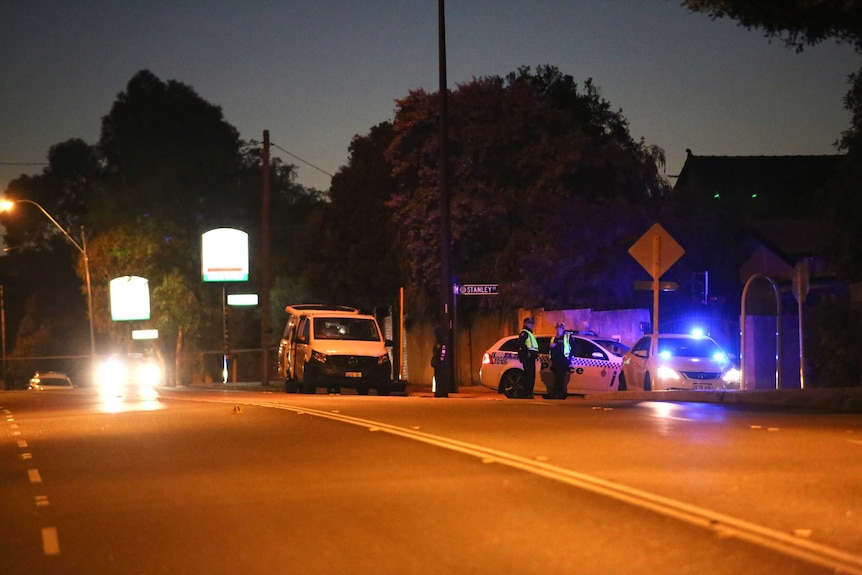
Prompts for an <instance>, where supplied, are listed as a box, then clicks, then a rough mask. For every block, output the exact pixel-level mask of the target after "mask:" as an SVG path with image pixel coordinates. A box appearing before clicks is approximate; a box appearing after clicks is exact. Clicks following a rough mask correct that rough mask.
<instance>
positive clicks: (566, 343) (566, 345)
mask: <svg viewBox="0 0 862 575" xmlns="http://www.w3.org/2000/svg"><path fill="white" fill-rule="evenodd" d="M554 339H556V338H554ZM570 355H572V342H571V341H570V340H569V336H568V335H563V357H569V356H570Z"/></svg>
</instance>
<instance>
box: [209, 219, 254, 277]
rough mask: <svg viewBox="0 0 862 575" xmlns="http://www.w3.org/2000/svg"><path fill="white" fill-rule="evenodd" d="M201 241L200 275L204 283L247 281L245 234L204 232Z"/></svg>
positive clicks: (218, 230) (229, 231)
mask: <svg viewBox="0 0 862 575" xmlns="http://www.w3.org/2000/svg"><path fill="white" fill-rule="evenodd" d="M201 240H202V241H201V248H202V253H201V273H202V275H203V280H204V281H205V282H244V281H248V234H247V233H245V232H243V231H241V230H235V229H233V228H219V229H215V230H210V231H208V232H206V233H205V234H203V236H202V237H201Z"/></svg>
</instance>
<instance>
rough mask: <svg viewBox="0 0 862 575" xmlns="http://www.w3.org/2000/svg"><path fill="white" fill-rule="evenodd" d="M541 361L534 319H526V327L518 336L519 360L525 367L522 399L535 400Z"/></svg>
mask: <svg viewBox="0 0 862 575" xmlns="http://www.w3.org/2000/svg"><path fill="white" fill-rule="evenodd" d="M537 359H539V342H538V341H536V336H535V335H533V318H531V317H527V318H524V327H523V329H521V333H520V334H518V360H519V361H520V362H521V365H522V366H523V367H524V385H523V388H522V389H521V393H520V397H523V398H525V399H533V387H534V386H535V385H536V360H537Z"/></svg>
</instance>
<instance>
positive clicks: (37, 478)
mask: <svg viewBox="0 0 862 575" xmlns="http://www.w3.org/2000/svg"><path fill="white" fill-rule="evenodd" d="M27 477H29V478H30V483H42V476H41V475H39V470H38V469H28V470H27Z"/></svg>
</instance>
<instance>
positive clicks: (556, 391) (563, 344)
mask: <svg viewBox="0 0 862 575" xmlns="http://www.w3.org/2000/svg"><path fill="white" fill-rule="evenodd" d="M571 361H572V342H571V341H569V336H568V335H567V334H566V326H565V325H564V324H562V323H558V324H557V334H556V335H555V336H554V338H553V339H552V340H551V373H553V374H554V383H553V385H552V386H551V388H550V389H549V390H548V399H566V397H568V395H569V392H568V390H567V389H566V388H567V383H568V382H567V381H566V380H567V379H568V377H567V376H568V375H569V367H570V365H571Z"/></svg>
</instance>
